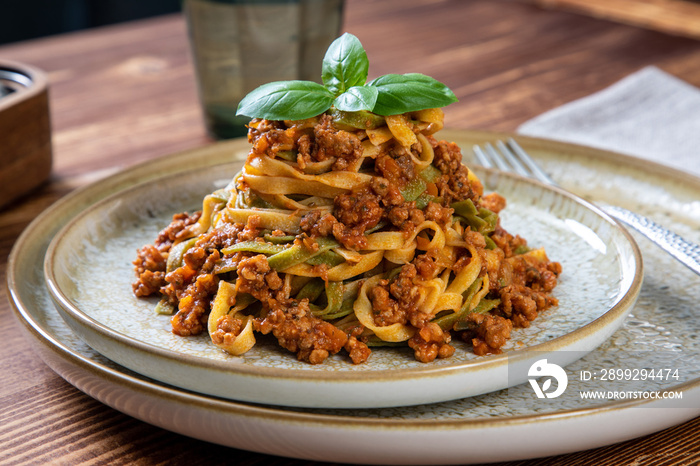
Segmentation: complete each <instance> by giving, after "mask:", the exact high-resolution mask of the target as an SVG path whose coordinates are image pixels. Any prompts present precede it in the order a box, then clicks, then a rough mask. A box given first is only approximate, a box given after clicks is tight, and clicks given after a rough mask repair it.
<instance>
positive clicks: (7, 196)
mask: <svg viewBox="0 0 700 466" xmlns="http://www.w3.org/2000/svg"><path fill="white" fill-rule="evenodd" d="M51 159H52V151H51V123H50V119H49V96H48V80H47V78H46V75H45V74H44V73H43V72H42V71H40V70H38V69H36V68H34V67H31V66H27V65H25V64H22V63H17V62H10V61H4V60H0V207H6V206H7V205H8V204H9V203H10V202H12V201H13V200H15V199H17V198H19V197H20V196H22V195H24V194H26V193H28V192H29V191H31V190H33V189H35V188H36V187H37V186H39V185H40V184H41V183H43V182H44V181H46V179H47V178H48V177H49V174H50V173H51Z"/></svg>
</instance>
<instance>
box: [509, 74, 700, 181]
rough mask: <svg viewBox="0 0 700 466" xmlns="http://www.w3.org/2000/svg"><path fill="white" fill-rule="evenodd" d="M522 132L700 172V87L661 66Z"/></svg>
mask: <svg viewBox="0 0 700 466" xmlns="http://www.w3.org/2000/svg"><path fill="white" fill-rule="evenodd" d="M518 132H519V133H521V134H524V135H528V136H537V137H542V138H547V139H557V140H560V141H566V142H573V143H576V144H582V145H586V146H590V147H596V148H600V149H607V150H611V151H615V152H619V153H623V154H628V155H633V156H636V157H641V158H644V159H648V160H653V161H655V162H659V163H663V164H666V165H669V166H672V167H674V168H678V169H680V170H683V171H686V172H688V173H692V174H695V175H698V176H700V89H698V88H696V87H694V86H692V85H690V84H688V83H686V82H684V81H682V80H680V79H678V78H676V77H675V76H672V75H670V74H668V73H666V72H664V71H662V70H660V69H658V68H656V67H647V68H643V69H641V70H640V71H637V72H635V73H633V74H631V75H629V76H627V77H626V78H624V79H622V80H621V81H618V82H617V83H615V84H613V85H612V86H610V87H608V88H606V89H603V90H602V91H599V92H596V93H595V94H592V95H590V96H588V97H584V98H582V99H579V100H575V101H573V102H569V103H567V104H564V105H562V106H561V107H558V108H556V109H553V110H550V111H548V112H546V113H543V114H542V115H540V116H538V117H535V118H533V119H532V120H530V121H528V122H526V123H524V124H523V125H521V126H520V127H519V128H518Z"/></svg>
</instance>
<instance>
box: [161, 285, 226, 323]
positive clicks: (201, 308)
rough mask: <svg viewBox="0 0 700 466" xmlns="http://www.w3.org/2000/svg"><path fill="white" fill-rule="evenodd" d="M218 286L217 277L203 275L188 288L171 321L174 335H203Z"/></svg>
mask: <svg viewBox="0 0 700 466" xmlns="http://www.w3.org/2000/svg"><path fill="white" fill-rule="evenodd" d="M218 284H219V279H218V277H217V276H216V275H213V274H202V275H199V276H198V277H197V279H196V280H195V281H194V282H193V283H191V284H190V285H189V286H188V287H187V289H186V290H185V293H184V294H183V296H182V297H181V298H180V302H179V304H178V311H177V313H176V314H175V315H174V316H173V317H172V319H171V320H170V322H171V324H172V327H173V333H174V334H176V335H180V336H189V335H198V334H200V333H202V331H203V330H204V328H205V326H206V323H207V314H208V313H209V311H210V309H211V308H210V302H211V299H212V297H213V296H214V294H215V293H216V290H217V287H218Z"/></svg>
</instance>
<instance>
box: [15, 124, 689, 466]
mask: <svg viewBox="0 0 700 466" xmlns="http://www.w3.org/2000/svg"><path fill="white" fill-rule="evenodd" d="M444 133H446V132H443V134H444ZM505 136H507V135H499V134H493V133H486V132H472V131H469V132H467V131H459V132H450V133H449V136H448V139H452V140H454V141H456V142H458V143H460V145H462V147H470V145H471V144H476V143H483V142H485V141H493V140H494V139H496V138H502V137H505ZM518 142H520V143H521V144H522V145H523V146H524V147H525V148H526V149H527V150H528V151H531V152H533V154H534V155H535V156H537V157H538V159H539V160H541V161H542V163H543V165H544V167H545V168H546V169H547V170H548V171H550V172H552V173H553V174H555V176H556V177H557V179H558V180H559V181H560V182H561V183H562V184H563V185H564V186H566V187H568V188H569V189H572V190H576V191H577V192H580V193H582V194H584V195H586V196H587V197H590V198H591V199H593V200H596V201H598V202H601V201H602V202H615V203H618V204H620V205H623V206H624V207H627V208H632V209H635V210H637V211H640V212H641V213H643V214H645V215H648V216H650V217H652V218H654V219H656V220H658V221H663V222H664V223H665V224H667V225H668V226H670V227H672V228H673V229H675V230H676V231H678V232H679V233H681V234H683V235H684V236H686V237H687V238H689V239H690V240H693V241H696V242H700V202H699V201H698V200H699V199H700V179H697V178H693V177H690V176H688V175H684V174H682V173H680V172H678V171H674V170H669V169H664V168H663V167H661V166H659V165H656V164H649V163H640V162H639V161H637V160H635V159H632V158H629V157H623V156H618V155H615V154H611V153H606V152H602V151H594V150H591V149H588V148H583V147H579V146H572V145H566V144H560V143H554V142H550V141H542V140H539V139H532V138H518ZM226 147H231V148H233V147H235V146H228V143H225V144H224V145H222V146H216V147H212V148H210V152H209V154H206V155H208V156H211V157H216V156H217V154H218V153H219V151H220V149H225V148H226ZM467 156H468V155H467ZM179 157H180V156H179V155H175V156H172V157H171V158H175V159H177V158H179ZM150 167H151V164H150V163H147V164H144V165H141V166H140V167H138V168H137V169H135V170H137V171H138V172H139V173H141V174H142V178H141V180H140V181H146V180H148V179H149V177H151V178H152V177H153V176H154V175H153V172H152V171H150V170H149V168H150ZM167 172H168V170H167V168H166V172H165V173H160V174H167ZM132 177H133V171H132V173H125V174H123V176H121V177H119V176H117V177H114V178H110V179H109V180H108V182H105V183H104V184H103V185H102V186H100V187H99V188H98V187H95V186H91V187H88V188H85V189H83V190H81V191H80V192H78V193H74V194H71V195H69V196H67V197H66V198H64V199H63V200H62V201H59V202H58V203H57V204H55V205H54V206H53V207H51V208H50V209H48V210H47V211H45V212H44V213H43V214H42V215H40V216H39V217H38V218H37V219H36V220H35V221H34V222H33V223H32V224H31V225H30V226H29V227H28V228H27V229H26V230H25V232H24V233H23V234H22V236H21V237H20V238H19V239H18V241H17V242H16V244H15V247H14V248H13V251H12V253H11V255H10V259H9V262H8V269H7V272H8V277H7V278H8V289H9V291H10V296H11V304H12V305H13V308H14V310H15V314H16V317H17V319H18V320H19V321H20V323H21V324H23V325H22V328H23V330H24V331H25V334H26V337H27V338H28V339H29V340H30V341H31V342H32V345H33V347H34V348H35V349H36V350H37V352H38V354H39V355H40V356H41V357H42V359H44V361H45V362H46V363H47V364H48V365H49V366H50V367H51V368H52V369H53V370H55V371H56V372H57V373H58V374H59V375H60V376H61V377H63V378H65V379H66V380H67V381H68V382H69V383H71V384H73V385H74V386H76V387H77V388H78V389H79V390H82V391H83V392H85V393H87V394H88V395H90V396H92V397H94V398H96V399H97V400H99V401H101V402H103V403H105V404H107V405H109V406H111V407H113V408H115V409H117V410H119V411H121V412H124V413H126V414H128V415H130V416H133V417H135V418H137V419H140V420H142V421H145V422H148V423H150V424H153V425H156V426H159V427H162V428H165V429H168V430H171V431H173V432H177V433H180V434H183V435H188V436H191V437H194V438H198V439H202V440H206V441H209V442H214V443H218V444H221V445H226V446H230V447H234V448H240V449H245V450H251V451H257V452H262V453H267V454H273V455H281V456H289V457H295V458H303V459H306V460H315V461H330V462H345V461H348V458H352V461H353V462H356V463H372V464H467V463H483V462H494V461H508V460H518V459H526V458H534V457H540V456H550V455H556V454H562V453H568V452H573V451H578V450H584V449H590V448H594V447H599V446H603V445H609V444H612V443H616V442H621V441H623V440H627V439H631V438H635V437H638V436H641V435H645V434H649V433H652V432H656V431H658V430H661V429H664V428H666V427H670V426H672V425H675V424H678V423H681V422H684V421H686V420H689V419H692V418H693V417H695V416H698V415H700V365H698V364H696V363H693V362H692V361H691V362H690V363H687V364H685V365H683V364H684V363H683V361H685V362H687V361H688V359H687V358H688V356H689V355H693V354H695V355H697V353H698V350H699V349H700V341H699V340H698V338H697V335H698V334H700V321H698V319H697V303H698V302H700V287H698V286H697V277H696V276H695V275H693V274H692V273H691V272H689V271H687V270H686V269H685V267H683V266H681V265H679V264H677V263H676V262H675V261H674V260H673V259H670V258H668V257H667V256H666V254H665V253H663V252H661V251H660V250H658V249H656V248H655V247H654V246H652V245H651V244H650V243H648V242H643V241H644V240H643V239H641V238H639V240H640V241H642V242H641V243H640V244H641V245H642V250H643V255H644V260H645V264H646V267H645V280H644V282H645V284H644V286H643V287H642V291H641V294H640V298H639V299H638V301H637V303H636V304H635V306H634V308H633V309H632V315H630V316H629V317H628V318H627V319H626V320H625V322H624V323H623V325H622V327H621V328H620V329H619V330H618V331H617V332H615V333H614V334H613V335H612V337H611V338H610V339H609V340H608V341H607V342H606V343H604V344H603V345H602V346H600V347H599V348H597V349H596V350H595V351H593V352H591V353H590V354H589V355H587V356H586V357H584V358H583V359H581V360H580V361H579V362H578V363H577V364H578V365H580V366H581V367H585V368H592V367H601V366H607V367H629V366H630V359H634V361H637V360H638V359H639V358H640V354H639V351H640V350H642V351H645V353H644V355H643V361H644V364H648V365H650V366H654V365H656V364H657V363H658V361H659V359H658V358H659V357H662V361H663V360H666V359H665V358H663V356H664V355H668V354H676V355H677V356H676V360H677V361H679V365H680V367H682V369H683V370H684V379H683V381H682V382H681V383H678V384H675V385H674V386H672V387H669V388H670V389H673V390H682V391H683V395H684V397H683V404H681V406H679V407H676V408H674V409H667V407H668V406H669V403H668V402H666V401H659V400H652V401H648V400H647V401H643V402H629V401H624V402H622V401H616V402H612V403H610V402H602V401H595V400H591V399H587V400H579V402H578V403H574V402H567V403H558V404H556V405H551V404H545V405H542V404H539V403H537V402H536V401H535V402H533V401H532V392H529V394H528V395H529V397H528V398H525V397H521V396H519V395H520V394H522V393H525V391H522V390H520V388H521V387H516V388H514V389H510V390H506V391H502V392H497V393H492V394H487V395H481V396H476V397H471V398H466V399H462V400H457V401H453V402H446V403H438V404H430V405H423V406H415V407H403V408H392V409H369V410H368V409H363V410H342V411H339V410H299V409H292V408H275V407H265V406H255V405H249V404H245V403H238V402H233V401H227V400H222V399H217V398H213V397H209V396H204V395H198V394H193V393H189V392H186V391H184V390H181V389H177V388H173V387H168V386H165V385H162V384H160V383H158V382H154V381H153V380H150V379H148V378H145V377H142V376H140V375H138V374H135V373H133V372H131V371H129V370H128V369H125V368H124V367H121V366H119V365H117V364H114V363H113V362H112V361H110V360H108V359H106V358H104V357H103V356H102V355H100V354H99V353H97V352H95V351H94V350H92V349H91V348H90V347H89V346H87V345H86V344H85V343H84V342H83V341H82V340H81V339H80V338H79V337H78V336H76V335H75V334H74V333H73V332H72V330H71V329H70V328H69V327H68V326H67V325H66V324H65V322H64V321H63V320H62V318H61V317H60V316H59V315H58V313H57V312H56V310H55V309H54V308H53V304H52V300H51V297H50V295H49V293H48V291H47V290H46V286H45V277H44V274H43V269H42V264H43V260H44V256H45V253H46V249H47V246H48V243H49V242H50V240H51V238H52V237H53V235H54V234H55V233H56V232H57V231H58V230H59V229H60V228H61V227H62V226H63V225H64V224H65V222H66V221H67V220H68V219H70V218H72V217H73V216H75V215H77V214H78V213H79V212H80V211H82V209H83V208H84V207H85V206H84V205H80V204H77V203H75V202H74V199H75V198H76V197H78V196H80V197H84V196H85V194H86V193H87V194H88V195H91V197H90V198H91V199H92V201H93V202H94V201H96V200H97V199H99V196H98V193H101V196H106V195H108V194H110V193H114V192H116V191H118V190H121V189H123V188H125V187H127V186H129V185H130V183H131V182H130V181H129V180H130V179H131V178H132ZM618 186H619V187H620V188H619V189H617V187H618ZM622 187H624V189H623V188H622ZM525 389H527V387H525ZM504 392H508V393H504ZM516 392H517V393H516ZM670 406H671V407H674V406H678V404H676V405H674V404H670ZM533 432H536V433H537V435H533V434H532V433H533ZM503 439H508V448H503Z"/></svg>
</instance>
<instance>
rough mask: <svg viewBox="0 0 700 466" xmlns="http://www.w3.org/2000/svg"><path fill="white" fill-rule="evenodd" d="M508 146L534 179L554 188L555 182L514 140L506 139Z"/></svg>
mask: <svg viewBox="0 0 700 466" xmlns="http://www.w3.org/2000/svg"><path fill="white" fill-rule="evenodd" d="M508 145H509V146H510V147H511V148H512V149H513V151H514V152H515V153H516V154H517V155H518V157H519V158H520V160H521V161H522V162H523V164H525V165H526V166H527V168H528V169H529V170H530V171H531V172H532V173H533V174H534V175H535V178H537V179H538V180H540V181H543V182H545V183H549V184H551V185H554V186H556V184H557V183H556V182H555V181H554V180H553V179H552V178H550V177H549V175H547V174H546V173H545V172H544V171H543V170H542V169H541V168H540V167H539V165H537V164H536V163H535V161H534V160H532V158H531V157H530V156H529V155H528V154H527V152H525V151H524V150H523V148H522V147H520V145H519V144H518V143H517V142H515V139H513V138H510V139H508Z"/></svg>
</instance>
